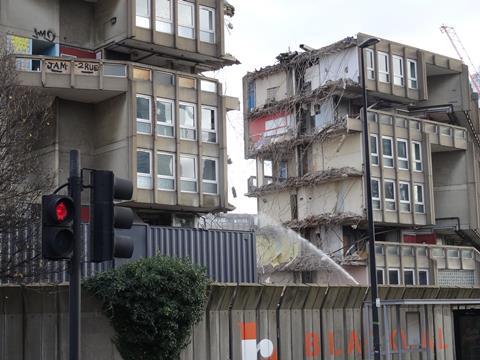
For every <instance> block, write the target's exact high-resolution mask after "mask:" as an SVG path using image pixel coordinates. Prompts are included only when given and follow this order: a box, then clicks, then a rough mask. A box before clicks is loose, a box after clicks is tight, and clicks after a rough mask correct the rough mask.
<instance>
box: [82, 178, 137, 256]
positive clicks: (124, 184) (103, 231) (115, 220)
mask: <svg viewBox="0 0 480 360" xmlns="http://www.w3.org/2000/svg"><path fill="white" fill-rule="evenodd" d="M91 185H92V193H91V199H90V202H91V216H90V219H91V220H90V223H91V224H90V226H91V233H90V234H91V236H90V247H91V254H92V256H91V260H92V261H93V262H102V261H107V260H112V259H113V257H119V258H130V257H132V254H133V240H132V239H131V238H130V237H128V236H121V235H118V234H115V228H117V229H130V228H131V227H132V223H133V211H132V209H130V208H126V207H122V206H115V204H114V200H130V199H131V198H132V194H133V185H132V182H131V181H129V180H125V179H121V178H116V177H115V176H114V174H113V172H112V171H106V170H93V171H92V177H91Z"/></svg>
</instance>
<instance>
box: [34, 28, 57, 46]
mask: <svg viewBox="0 0 480 360" xmlns="http://www.w3.org/2000/svg"><path fill="white" fill-rule="evenodd" d="M32 37H33V38H34V39H36V40H45V41H48V42H51V43H53V42H54V41H55V39H56V38H57V35H56V34H55V32H54V31H53V30H45V29H42V30H39V29H37V28H34V29H33V35H32Z"/></svg>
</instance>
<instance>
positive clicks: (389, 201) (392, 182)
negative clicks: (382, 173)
mask: <svg viewBox="0 0 480 360" xmlns="http://www.w3.org/2000/svg"><path fill="white" fill-rule="evenodd" d="M387 183H390V184H392V185H393V199H387V197H386V196H387V192H386V191H385V185H386V184H387ZM395 188H396V184H395V181H394V180H388V179H385V180H384V181H383V194H384V196H383V197H384V201H385V203H393V209H389V208H388V206H386V204H385V206H384V209H385V211H397V196H396V195H397V194H396V189H395Z"/></svg>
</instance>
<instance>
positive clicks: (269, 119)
mask: <svg viewBox="0 0 480 360" xmlns="http://www.w3.org/2000/svg"><path fill="white" fill-rule="evenodd" d="M295 128H296V125H295V118H294V116H293V115H292V114H290V113H288V112H279V113H275V114H269V115H265V116H261V117H258V118H255V119H253V120H252V121H250V124H249V137H250V142H251V145H252V146H253V147H258V146H261V145H262V144H264V143H268V142H269V141H270V140H271V139H272V138H276V137H278V136H282V135H286V134H289V133H291V131H293V130H295Z"/></svg>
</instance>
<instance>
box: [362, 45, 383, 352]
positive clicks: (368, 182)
mask: <svg viewBox="0 0 480 360" xmlns="http://www.w3.org/2000/svg"><path fill="white" fill-rule="evenodd" d="M360 49H361V56H360V57H361V60H360V61H361V68H362V76H361V77H362V89H363V152H364V157H365V159H364V162H365V187H366V194H367V198H366V205H367V220H368V237H369V241H368V260H369V262H368V264H369V268H370V269H369V270H370V293H371V294H372V327H373V329H372V330H373V358H374V359H375V360H380V330H379V323H378V306H379V303H380V301H379V298H378V287H377V264H376V259H375V225H374V223H373V210H372V209H373V207H372V176H371V174H370V146H369V145H370V137H369V133H368V118H367V108H368V102H367V87H366V85H365V60H364V57H365V56H364V51H363V50H364V47H360Z"/></svg>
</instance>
